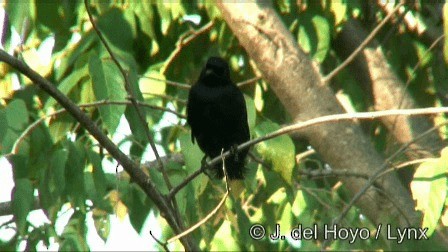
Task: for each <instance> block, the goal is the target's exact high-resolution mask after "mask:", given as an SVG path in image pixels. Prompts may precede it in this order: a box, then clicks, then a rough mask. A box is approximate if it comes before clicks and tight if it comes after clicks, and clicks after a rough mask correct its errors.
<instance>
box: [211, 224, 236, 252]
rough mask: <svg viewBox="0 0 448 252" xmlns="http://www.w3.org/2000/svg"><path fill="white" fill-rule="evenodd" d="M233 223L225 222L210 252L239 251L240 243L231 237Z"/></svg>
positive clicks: (216, 235) (217, 233)
mask: <svg viewBox="0 0 448 252" xmlns="http://www.w3.org/2000/svg"><path fill="white" fill-rule="evenodd" d="M231 233H232V230H231V222H230V221H228V220H225V221H224V222H223V223H222V224H221V227H220V228H219V229H218V231H217V232H216V234H215V237H214V239H213V242H212V246H211V248H210V251H239V250H240V248H239V247H238V246H237V244H238V241H236V240H234V238H233V237H232V236H231Z"/></svg>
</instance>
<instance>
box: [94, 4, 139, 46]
mask: <svg viewBox="0 0 448 252" xmlns="http://www.w3.org/2000/svg"><path fill="white" fill-rule="evenodd" d="M111 24H113V25H111ZM98 26H99V29H100V31H101V33H102V34H103V36H104V37H105V38H106V40H107V41H108V43H109V44H110V45H113V46H114V47H117V48H119V49H120V50H123V51H131V50H132V46H133V44H134V39H135V37H136V34H137V31H136V24H135V18H134V13H133V12H132V11H131V10H128V11H124V12H123V10H122V9H118V8H111V9H109V10H108V11H107V12H105V14H104V15H103V16H100V17H99V18H98Z"/></svg>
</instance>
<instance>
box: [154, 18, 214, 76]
mask: <svg viewBox="0 0 448 252" xmlns="http://www.w3.org/2000/svg"><path fill="white" fill-rule="evenodd" d="M214 24H215V21H214V20H212V21H210V22H208V23H207V24H205V25H204V26H203V27H201V28H200V29H198V30H190V31H188V32H186V33H185V34H183V35H181V36H180V37H179V40H178V41H177V43H176V49H174V51H173V52H172V53H171V54H170V56H169V57H168V59H166V60H165V65H164V67H163V69H162V71H161V72H162V73H163V74H165V73H166V71H167V70H168V68H169V67H170V65H171V64H172V62H173V61H174V59H176V58H177V57H178V56H179V54H180V53H181V51H182V49H183V48H184V47H185V46H187V45H189V44H190V43H191V42H193V40H195V39H196V38H197V37H199V36H200V35H201V34H203V33H205V32H207V31H209V30H210V29H212V28H213V25H214Z"/></svg>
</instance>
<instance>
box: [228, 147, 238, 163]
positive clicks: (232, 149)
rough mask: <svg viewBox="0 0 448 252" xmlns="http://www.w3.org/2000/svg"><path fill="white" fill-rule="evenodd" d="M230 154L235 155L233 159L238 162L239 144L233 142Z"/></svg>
mask: <svg viewBox="0 0 448 252" xmlns="http://www.w3.org/2000/svg"><path fill="white" fill-rule="evenodd" d="M230 155H233V160H234V161H235V162H238V144H233V145H232V146H231V147H230Z"/></svg>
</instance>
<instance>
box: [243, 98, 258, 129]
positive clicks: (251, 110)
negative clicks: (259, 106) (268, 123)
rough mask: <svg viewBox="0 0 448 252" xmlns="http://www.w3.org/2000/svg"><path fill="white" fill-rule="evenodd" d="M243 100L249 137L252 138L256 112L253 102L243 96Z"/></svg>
mask: <svg viewBox="0 0 448 252" xmlns="http://www.w3.org/2000/svg"><path fill="white" fill-rule="evenodd" d="M244 99H245V100H246V110H247V122H248V124H249V131H250V135H251V136H252V135H253V134H254V130H255V122H256V120H257V110H256V109H255V103H254V100H253V99H252V98H251V97H249V96H247V95H244Z"/></svg>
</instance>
